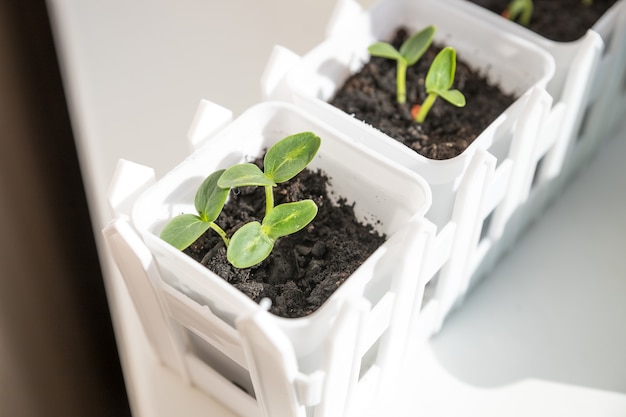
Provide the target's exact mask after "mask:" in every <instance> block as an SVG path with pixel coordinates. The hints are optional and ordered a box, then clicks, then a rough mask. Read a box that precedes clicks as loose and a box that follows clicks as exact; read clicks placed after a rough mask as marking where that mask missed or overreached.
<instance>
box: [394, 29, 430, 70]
mask: <svg viewBox="0 0 626 417" xmlns="http://www.w3.org/2000/svg"><path fill="white" fill-rule="evenodd" d="M434 36H435V27H434V26H432V25H431V26H427V27H426V28H424V29H422V30H420V31H419V32H417V33H416V34H414V35H413V36H411V37H410V38H409V39H407V40H406V41H404V43H403V44H402V46H401V47H400V54H401V55H402V56H403V57H404V59H405V60H406V62H407V65H408V66H411V65H413V64H415V63H416V62H417V61H418V60H419V59H420V58H421V57H422V55H424V52H426V50H427V49H428V47H429V46H430V44H431V43H432V41H433V37H434Z"/></svg>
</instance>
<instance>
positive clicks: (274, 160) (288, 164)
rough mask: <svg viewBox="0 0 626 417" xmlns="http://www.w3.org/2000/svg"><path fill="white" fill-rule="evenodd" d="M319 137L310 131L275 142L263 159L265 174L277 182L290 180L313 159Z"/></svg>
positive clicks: (319, 142)
mask: <svg viewBox="0 0 626 417" xmlns="http://www.w3.org/2000/svg"><path fill="white" fill-rule="evenodd" d="M320 144H321V139H320V138H319V137H318V136H317V135H315V134H314V133H311V132H303V133H296V134H295V135H291V136H287V137H286V138H284V139H282V140H280V141H278V142H276V143H275V144H274V146H272V147H271V148H270V149H269V150H268V151H267V153H266V154H265V158H264V160H263V165H264V169H265V175H266V176H267V177H268V178H270V179H272V180H273V181H274V182H276V183H279V182H283V181H287V180H290V179H291V178H293V177H295V176H296V175H297V174H298V173H300V172H301V171H302V170H303V169H304V168H305V167H306V166H307V165H308V164H309V162H311V161H312V160H313V158H314V157H315V154H316V153H317V150H318V149H319V147H320Z"/></svg>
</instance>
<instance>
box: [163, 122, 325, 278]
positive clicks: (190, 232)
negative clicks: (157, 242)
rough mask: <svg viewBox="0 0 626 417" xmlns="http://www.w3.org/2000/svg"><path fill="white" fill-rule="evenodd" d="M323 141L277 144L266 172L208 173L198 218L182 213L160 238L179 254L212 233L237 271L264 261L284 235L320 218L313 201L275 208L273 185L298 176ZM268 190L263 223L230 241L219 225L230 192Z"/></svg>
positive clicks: (306, 136) (303, 137)
mask: <svg viewBox="0 0 626 417" xmlns="http://www.w3.org/2000/svg"><path fill="white" fill-rule="evenodd" d="M320 144H321V140H320V138H319V137H318V136H316V135H315V134H314V133H311V132H303V133H298V134H295V135H291V136H287V137H286V138H284V139H282V140H280V141H278V142H276V143H275V144H274V145H273V146H272V147H270V148H269V149H268V151H267V152H266V154H265V157H264V159H263V170H261V169H260V168H259V167H258V166H256V165H254V164H251V163H242V164H237V165H233V166H231V167H230V168H228V169H222V170H218V171H216V172H214V173H212V174H211V175H209V176H208V177H207V178H206V179H205V180H204V181H203V182H202V184H201V185H200V187H199V188H198V190H197V191H196V195H195V199H194V205H195V209H196V211H197V214H180V215H178V216H176V217H174V218H173V219H171V220H170V221H169V222H168V223H167V224H166V225H165V227H164V229H163V231H162V232H161V234H160V237H161V239H163V240H165V241H166V242H168V243H169V244H171V245H172V246H174V247H176V248H177V249H179V250H183V249H185V248H187V247H188V246H189V245H191V244H192V243H193V242H195V241H196V240H197V239H198V238H199V237H200V236H202V234H204V233H205V232H206V231H207V230H209V229H213V230H214V231H215V232H216V233H217V234H218V235H220V237H221V238H222V240H223V241H224V244H225V245H226V248H227V249H226V257H227V259H228V261H229V262H230V263H231V264H232V265H233V266H235V267H236V268H248V267H251V266H254V265H256V264H258V263H260V262H262V261H263V260H265V259H266V258H267V257H268V256H269V255H270V253H271V252H272V249H273V248H274V243H275V242H276V240H277V239H278V238H280V237H283V236H287V235H290V234H293V233H296V232H297V231H299V230H302V229H303V228H304V227H306V226H307V225H308V224H309V223H310V222H311V221H312V220H313V219H314V218H315V216H316V215H317V205H316V204H315V202H314V201H313V200H302V201H296V202H292V203H284V204H279V205H277V206H274V190H273V189H274V187H276V186H277V184H278V183H282V182H285V181H288V180H290V179H292V178H293V177H295V176H296V175H297V174H299V173H300V172H301V171H302V170H304V168H306V166H307V165H308V164H309V163H310V162H311V161H312V160H313V158H314V157H315V155H316V153H317V151H318V149H319V147H320ZM247 186H260V187H264V188H265V213H264V217H263V220H262V221H261V222H257V221H253V222H249V223H246V224H244V225H243V226H241V227H240V228H239V229H237V230H236V231H235V233H233V235H232V237H230V238H229V237H228V236H227V234H226V232H225V231H224V230H223V229H222V228H221V227H220V226H219V225H218V224H217V223H216V220H217V218H218V217H219V215H220V213H221V212H222V209H223V208H224V205H225V204H226V200H227V197H228V194H229V192H230V190H231V189H233V188H236V187H247Z"/></svg>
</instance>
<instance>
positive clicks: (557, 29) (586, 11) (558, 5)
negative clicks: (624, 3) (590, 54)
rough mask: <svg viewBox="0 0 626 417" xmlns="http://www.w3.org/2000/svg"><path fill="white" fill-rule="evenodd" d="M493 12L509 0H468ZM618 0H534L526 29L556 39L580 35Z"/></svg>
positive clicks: (563, 40) (500, 9)
mask: <svg viewBox="0 0 626 417" xmlns="http://www.w3.org/2000/svg"><path fill="white" fill-rule="evenodd" d="M470 1H472V3H476V4H478V5H480V6H482V7H484V8H486V9H489V10H491V11H492V12H494V13H498V14H502V12H503V11H504V10H505V9H506V7H507V6H508V4H509V2H510V0H470ZM616 2H617V0H593V4H591V5H589V6H585V5H584V4H583V3H582V1H581V0H535V1H534V2H533V5H534V9H533V16H532V18H531V20H530V25H529V26H528V28H529V29H530V30H532V31H533V32H535V33H537V34H539V35H541V36H543V37H545V38H548V39H551V40H553V41H557V42H571V41H575V40H577V39H580V38H582V37H583V36H584V35H585V33H586V32H587V30H588V29H590V28H591V27H592V26H593V25H594V24H595V23H596V22H597V21H598V19H599V18H600V17H601V16H602V15H603V14H604V13H605V12H606V11H607V10H608V9H609V8H610V7H611V6H612V5H613V4H614V3H616Z"/></svg>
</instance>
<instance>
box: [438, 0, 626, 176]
mask: <svg viewBox="0 0 626 417" xmlns="http://www.w3.org/2000/svg"><path fill="white" fill-rule="evenodd" d="M446 2H447V3H448V4H449V5H450V6H451V7H454V8H455V9H458V10H459V11H460V12H462V13H465V14H467V15H468V16H471V17H472V18H474V19H477V20H479V21H482V22H483V24H484V25H486V26H490V27H493V28H495V29H497V30H499V31H501V32H502V33H508V34H512V35H515V36H519V37H521V38H524V39H526V40H528V41H529V42H532V43H533V44H535V45H537V46H539V47H541V48H542V49H545V50H546V51H547V52H548V53H550V55H551V56H552V57H553V58H554V61H555V74H554V77H553V78H552V79H551V80H550V83H549V84H548V86H547V90H548V93H550V95H552V97H553V98H554V105H553V109H552V110H551V112H550V118H549V121H548V122H547V124H546V128H545V130H544V136H545V137H546V139H544V140H547V141H551V140H555V141H556V143H557V145H556V146H555V147H554V148H553V149H552V150H551V152H550V153H549V154H548V155H547V157H546V158H545V164H543V166H542V170H541V171H542V172H541V173H540V179H539V180H540V181H543V180H547V179H552V178H555V177H557V176H558V175H559V174H560V172H561V170H565V171H573V170H576V169H578V168H579V166H580V165H581V163H582V162H583V161H585V160H586V159H588V157H589V155H590V154H591V153H593V151H594V150H595V149H596V147H597V146H598V144H599V143H600V142H601V141H602V139H603V138H605V137H612V136H615V135H614V132H613V130H614V129H615V128H616V127H618V126H619V125H620V123H621V120H622V118H623V116H624V112H625V111H626V1H624V0H619V1H618V2H616V3H615V4H614V5H613V6H612V7H611V8H610V9H609V10H607V12H606V13H605V14H604V16H602V17H601V18H600V19H599V20H598V21H597V22H596V24H595V25H594V26H593V27H592V28H591V29H590V30H588V31H587V33H586V34H585V36H583V37H582V38H580V39H578V40H576V41H572V42H556V41H553V40H550V39H547V38H545V37H543V36H542V35H539V34H537V33H535V32H533V31H531V30H530V29H528V28H526V27H524V26H522V25H519V24H517V23H514V22H511V21H509V20H508V19H505V18H503V17H502V16H500V15H498V14H496V13H492V12H491V11H489V10H487V9H484V8H482V7H481V6H479V5H477V4H474V3H472V2H469V1H465V0H446ZM612 133H613V134H612ZM552 138H556V139H552ZM565 176H569V174H568V173H567V172H566V175H565Z"/></svg>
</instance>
